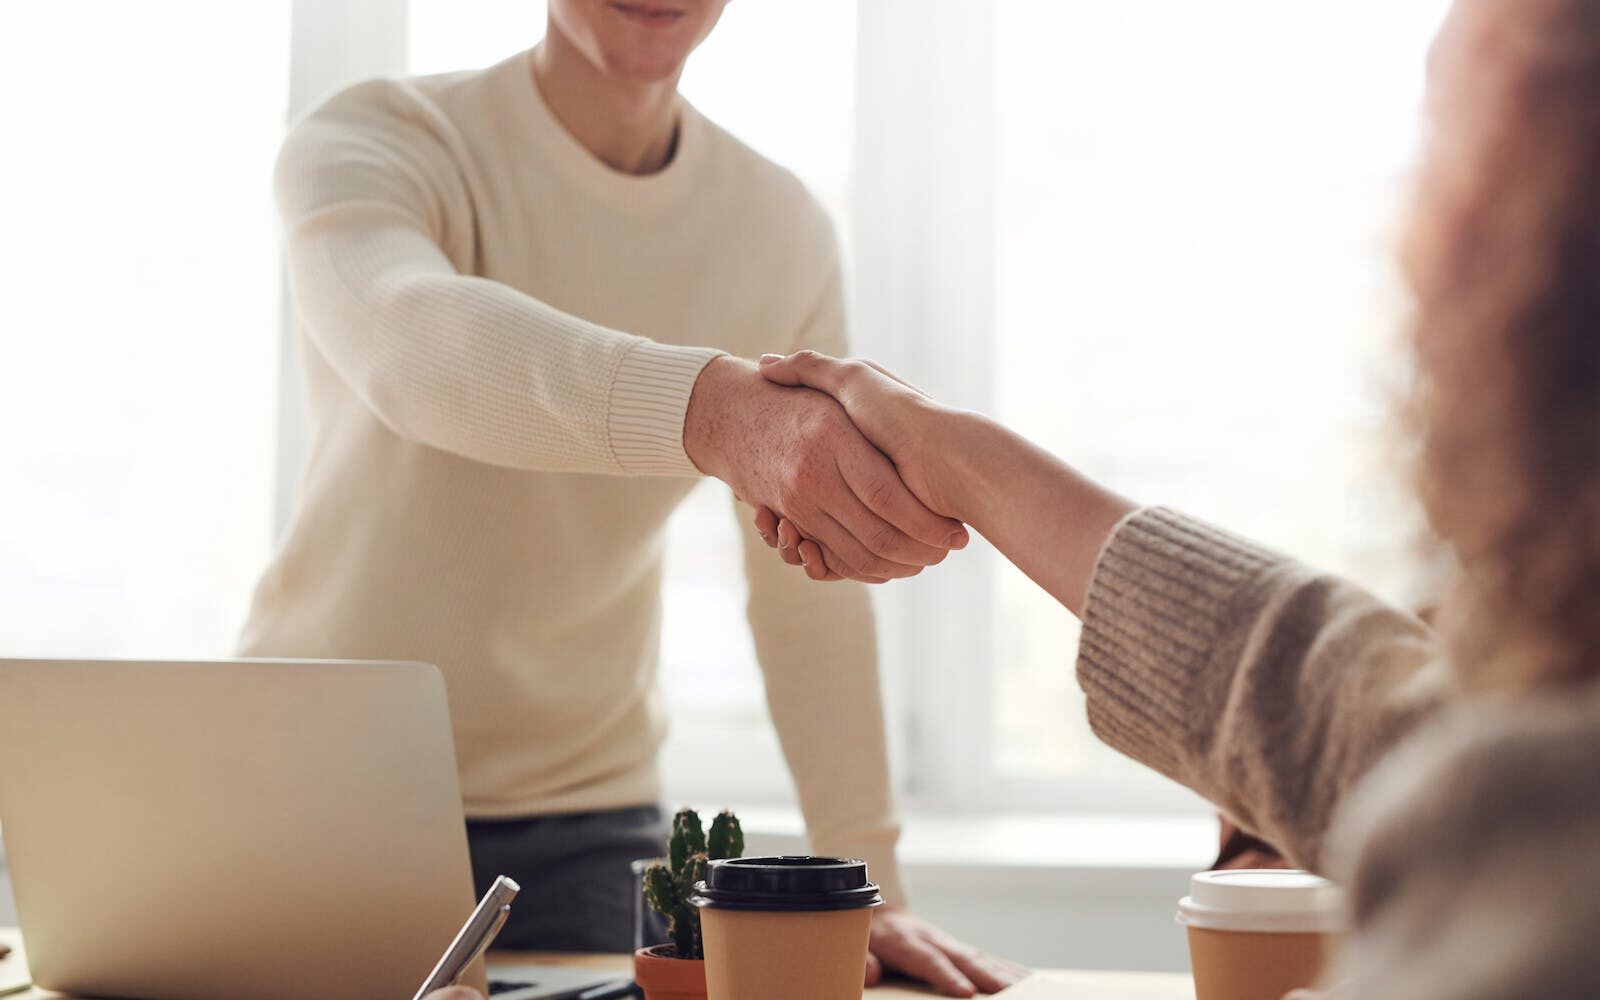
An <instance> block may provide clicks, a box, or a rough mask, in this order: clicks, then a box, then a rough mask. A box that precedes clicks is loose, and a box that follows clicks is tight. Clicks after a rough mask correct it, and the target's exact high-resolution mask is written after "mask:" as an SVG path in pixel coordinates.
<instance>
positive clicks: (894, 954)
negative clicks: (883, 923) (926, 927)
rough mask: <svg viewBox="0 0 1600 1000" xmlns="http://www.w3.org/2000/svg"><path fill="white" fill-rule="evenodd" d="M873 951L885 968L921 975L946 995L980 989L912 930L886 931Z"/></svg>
mask: <svg viewBox="0 0 1600 1000" xmlns="http://www.w3.org/2000/svg"><path fill="white" fill-rule="evenodd" d="M873 944H874V946H875V947H874V949H873V950H874V951H876V952H877V954H878V958H879V959H880V960H881V961H882V962H883V964H884V966H885V967H886V968H890V969H894V970H896V971H898V972H903V973H905V974H906V975H908V976H910V977H912V978H913V979H920V980H922V981H923V982H925V983H927V984H928V985H929V986H932V987H933V988H934V989H936V990H938V991H939V993H940V994H941V995H943V996H947V997H970V996H972V995H973V994H975V993H976V992H977V989H976V988H975V987H974V986H973V985H972V980H970V979H968V978H967V977H966V975H964V974H963V973H962V971H961V970H960V969H958V968H956V966H955V963H954V962H952V961H950V959H949V957H948V956H946V955H945V953H944V952H942V951H940V950H939V949H938V948H935V947H934V946H933V945H931V944H929V943H928V942H927V941H926V940H924V939H922V938H919V937H914V936H912V935H909V934H894V935H885V936H884V937H883V939H882V940H879V941H874V942H873Z"/></svg>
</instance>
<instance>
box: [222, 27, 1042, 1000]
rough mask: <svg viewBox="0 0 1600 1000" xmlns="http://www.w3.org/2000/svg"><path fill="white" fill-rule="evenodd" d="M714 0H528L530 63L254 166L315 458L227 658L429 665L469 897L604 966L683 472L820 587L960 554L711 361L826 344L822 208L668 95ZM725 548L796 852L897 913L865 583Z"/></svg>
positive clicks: (344, 98) (771, 400) (822, 409)
mask: <svg viewBox="0 0 1600 1000" xmlns="http://www.w3.org/2000/svg"><path fill="white" fill-rule="evenodd" d="M724 3H725V0H624V2H607V0H552V2H551V3H550V17H549V30H548V34H547V37H546V39H545V41H544V42H543V43H542V44H541V45H540V46H539V47H538V48H537V49H535V50H534V51H533V52H531V53H524V54H521V55H518V56H515V57H513V58H511V59H509V60H507V61H505V62H503V63H501V64H500V65H498V66H494V67H491V68H490V69H487V70H483V71H475V72H467V73H459V74H452V75H448V76H442V77H430V78H421V79H413V80H400V81H375V82H371V83H366V84H361V85H358V86H356V87H354V88H351V89H350V90H347V91H345V92H343V93H341V94H339V95H337V96H335V97H334V98H332V99H331V100H329V101H328V102H327V103H326V104H324V105H323V106H322V107H321V108H319V109H318V110H316V111H315V112H313V113H312V114H311V115H310V116H309V117H308V118H307V119H306V120H305V121H304V122H302V123H301V124H300V125H299V126H298V127H297V128H296V129H295V130H294V131H293V134H292V135H291V136H290V138H289V139H288V141H287V143H286V144H285V146H284V149H283V152H282V154H281V157H280V160H279V166H278V175H277V190H278V200H279V205H280V209H281V212H282V215H283V219H284V225H285V231H286V239H287V250H288V263H289V274H290V280H291V284H292V286H293V290H294V296H295V301H296V307H297V313H298V318H299V320H300V326H301V330H302V345H303V348H304V350H303V352H302V353H303V356H304V368H305V379H306V385H307V398H308V402H309V406H310V409H311V430H312V442H311V453H310V458H309V461H308V465H307V468H306V472H305V477H304V481H303V484H302V490H301V500H300V506H299V508H298V510H297V511H296V514H295V517H294V521H293V524H292V525H291V528H290V530H289V532H288V536H287V538H286V539H285V541H284V543H283V546H282V548H281V550H280V551H279V553H278V554H277V556H276V557H275V559H274V561H273V563H272V565H271V566H270V567H269V568H268V570H267V572H266V573H265V575H264V576H263V578H262V580H261V582H260V584H259V586H258V589H257V592H256V595H255V601H254V604H253V606H252V610H251V614H250V618H249V621H248V623H247V624H246V627H245V631H244V635H243V639H242V649H243V652H244V653H246V654H249V655H260V656H341V657H375V658H403V659H416V660H424V661H428V662H432V663H436V664H438V665H439V666H440V668H441V669H442V670H443V671H444V672H445V675H446V678H447V681H448V684H449V696H450V702H451V712H452V718H453V722H454V725H455V731H456V739H457V752H458V756H459V764H460V768H461V775H462V785H463V793H464V797H465V805H466V809H467V814H468V816H469V830H468V833H469V842H470V845H471V848H472V855H473V868H474V872H475V875H476V877H477V879H478V880H479V882H480V883H487V881H488V880H490V879H492V878H493V877H494V876H495V875H497V874H501V873H505V874H510V875H512V876H514V877H516V878H517V879H518V880H519V881H520V882H522V884H523V885H524V886H525V887H526V890H525V894H524V899H523V900H522V901H521V902H520V903H519V905H518V906H517V907H516V908H515V910H514V912H513V923H512V924H511V925H510V926H508V927H507V928H506V929H505V930H504V931H503V932H502V934H501V937H500V944H502V945H503V946H506V947H516V948H547V949H566V950H619V949H626V948H627V947H628V946H629V944H630V935H629V929H628V928H629V921H628V914H629V913H630V910H631V906H632V896H633V894H634V892H635V891H636V890H635V889H634V887H633V884H632V880H631V873H630V872H629V869H628V862H629V861H630V860H631V859H633V858H636V857H641V856H652V855H655V854H657V853H658V852H659V851H660V850H661V845H662V842H663V838H664V829H663V823H662V819H661V813H660V811H659V808H658V804H657V800H658V793H659V785H658V780H657V775H656V769H655V755H656V751H657V748H658V745H659V742H660V739H661V735H662V729H663V721H662V718H661V708H660V704H659V700H658V697H657V693H656V691H655V686H654V675H655V670H656V661H657V654H658V650H657V646H658V633H659V624H660V610H661V603H660V592H659V591H660V574H661V548H662V530H663V527H664V525H665V522H666V520H667V517H668V515H669V514H670V513H671V511H672V510H673V508H674V507H675V506H676V505H677V504H678V503H679V501H680V500H682V498H683V497H684V495H685V494H686V493H687V492H688V491H689V489H690V488H691V487H692V486H693V485H694V482H695V477H697V476H699V475H700V474H702V473H704V474H709V475H714V476H716V477H718V478H720V479H722V480H724V481H725V482H727V483H728V484H729V485H730V486H732V488H733V490H734V492H735V494H736V495H737V496H738V497H740V498H741V499H743V500H746V501H749V502H750V503H753V504H763V505H766V506H770V507H772V508H774V509H779V510H783V511H784V512H785V513H786V514H787V515H788V516H789V517H790V518H791V520H793V521H794V523H795V524H796V525H798V526H799V527H800V528H801V530H803V531H804V532H805V534H806V535H807V537H808V538H812V539H815V540H816V541H818V542H820V543H821V544H822V546H823V547H824V548H825V549H826V552H827V559H828V563H829V565H828V569H829V570H830V573H831V574H832V575H838V576H850V577H853V578H856V579H865V580H880V581H881V580H886V579H890V578H894V577H903V576H908V575H912V574H914V573H916V572H917V571H919V570H920V569H921V568H922V567H923V566H927V565H931V564H933V563H936V562H938V561H939V560H940V559H941V558H942V557H943V556H944V555H945V553H946V552H947V551H948V549H950V548H952V547H958V546H960V545H962V544H964V543H965V540H966V534H965V530H964V529H963V528H962V527H961V526H960V525H959V524H958V523H956V522H954V521H950V520H948V519H945V518H942V517H938V516H936V515H934V514H932V513H930V512H929V511H928V510H927V509H926V508H924V507H923V506H922V505H921V504H920V503H918V502H917V501H916V500H915V499H914V497H913V496H912V495H911V494H910V492H909V491H907V490H906V489H905V487H904V485H903V484H902V483H901V482H900V480H899V478H898V476H897V475H896V473H895V471H894V469H893V467H892V466H891V465H890V464H889V463H888V462H887V460H886V459H884V458H883V456H882V455H881V454H880V453H879V452H878V451H877V450H876V449H874V448H873V447H871V445H869V444H868V443H867V442H866V441H865V439H863V438H862V437H861V435H860V434H859V433H858V432H857V431H856V430H855V428H854V426H853V425H852V424H850V422H849V421H848V419H847V418H846V417H845V416H844V413H843V410H842V409H840V408H839V407H838V406H837V405H836V404H835V403H834V402H833V401H831V400H830V399H828V398H827V397H825V396H823V395H821V394H818V393H813V392H808V391H800V390H794V389H786V388H783V387H778V386H774V385H771V384H770V383H768V382H766V381H765V380H764V379H762V378H761V376H760V374H759V373H758V372H757V371H756V369H755V367H754V366H753V365H751V364H749V363H748V362H745V361H740V360H736V359H735V357H734V356H744V357H750V356H753V355H756V354H760V353H762V352H764V351H781V350H792V349H796V348H802V347H804V348H815V349H817V350H820V351H830V352H834V353H838V352H840V351H842V350H844V348H845V335H844V320H843V311H844V310H843V295H842V291H841V280H840V268H839V260H838V255H837V248H836V246H835V242H834V237H833V234H832V231H831V227H830V226H829V224H828V222H827V220H826V217H825V216H824V214H823V213H822V211H821V210H820V208H819V207H818V206H817V205H816V203H815V202H814V200H813V199H812V198H811V197H810V196H809V195H808V194H807V193H806V192H805V190H804V189H803V188H802V187H801V185H800V184H799V183H798V182H796V181H795V180H794V178H793V177H792V176H790V175H789V174H788V173H786V172H785V171H783V170H781V169H780V168H778V167H776V166H774V165H772V164H770V163H768V162H767V161H765V160H763V159H762V158H760V157H759V156H757V155H756V154H755V153H753V152H751V151H750V150H748V149H747V148H745V147H744V146H742V145H741V144H739V143H738V142H737V141H736V140H735V139H733V138H732V137H731V136H730V135H728V134H727V133H725V132H723V131H722V130H720V129H718V128H717V127H716V126H714V125H712V124H711V123H710V122H708V121H706V120H705V119H704V118H702V117H701V116H700V115H699V114H698V113H696V112H695V111H694V109H693V108H691V107H689V106H687V105H686V104H685V103H684V102H683V101H682V100H681V99H680V98H679V96H678V94H677V81H678V78H679V75H680V74H681V72H682V70H683V65H684V61H685V60H686V59H687V58H688V55H689V53H690V52H691V51H692V50H693V49H694V47H695V46H696V45H698V44H699V42H700V41H701V40H703V39H704V38H705V37H706V36H707V35H708V34H709V33H710V31H711V30H712V28H713V26H714V25H715V24H716V21H717V19H718V18H719V16H720V14H721V11H722V7H723V5H724ZM580 317H581V318H580ZM619 331H628V332H627V333H623V332H619ZM746 520H747V519H746V518H741V521H746ZM746 541H747V543H748V545H749V551H750V552H751V557H750V559H748V560H747V563H748V576H749V584H750V599H749V617H750V621H751V625H752V627H753V630H754V633H755V638H756V647H757V652H758V654H759V658H760V661H761V667H762V670H763V673H764V676H765V679H766V686H767V693H768V701H769V704H770V706H771V710H772V716H773V720H774V723H775V726H776V728H777V730H778V734H779V737H780V739H781V741H782V743H783V747H784V750H785V754H786V756H787V759H788V761H789V766H790V769H791V772H792V773H793V775H794V777H795V783H796V785H797V787H798V789H799V793H800V800H801V806H802V808H803V810H804V812H805V815H806V820H807V826H808V832H809V837H810V841H811V845H812V849H813V850H815V851H816V852H818V853H830V854H832V853H838V854H850V855H855V856H858V857H862V858H864V859H866V860H867V861H868V862H869V863H870V865H871V868H872V872H873V874H874V877H875V878H876V879H877V881H879V882H880V883H881V884H882V886H883V888H884V891H885V895H886V897H887V898H888V899H889V900H890V901H891V902H895V903H899V902H901V901H902V900H903V899H904V896H903V892H902V889H901V885H900V876H899V872H898V869H897V867H896V864H895V860H894V844H895V841H896V838H897V835H898V827H897V824H896V820H895V817H894V809H893V802H892V796H891V793H890V786H889V779H888V770H887V764H886V753H885V746H884V734H883V723H882V712H881V700H880V693H879V690H878V676H877V669H876V662H875V652H874V637H873V627H872V615H871V610H870V606H869V603H868V599H867V597H866V595H865V594H864V593H863V591H862V590H861V589H860V588H859V587H858V586H857V585H855V584H851V585H849V586H845V587H832V588H830V587H821V586H816V585H813V584H811V583H809V582H808V581H805V580H804V579H802V578H799V577H798V576H797V575H792V574H789V573H787V572H785V571H784V567H783V565H782V563H781V562H779V561H777V560H771V559H770V557H766V554H765V553H764V552H762V546H761V544H760V539H759V538H758V537H756V536H755V534H754V533H753V532H749V531H747V537H746ZM875 921H876V923H875V928H874V945H873V951H874V953H875V955H876V956H877V958H876V959H874V963H875V964H874V967H873V969H872V970H869V972H875V971H876V969H877V968H878V963H880V962H881V965H886V966H888V967H889V968H891V969H900V970H902V971H905V972H907V973H910V974H912V975H915V976H918V977H921V978H925V979H928V980H929V981H931V982H932V983H934V984H935V985H936V986H937V987H939V988H940V989H942V990H944V991H945V992H947V993H950V994H951V995H958V996H960V995H969V994H970V993H971V992H972V990H973V989H974V987H976V988H980V989H985V990H988V989H995V988H998V987H1001V986H1004V985H1006V984H1007V983H1008V982H1009V981H1011V980H1012V979H1014V978H1015V970H1014V969H1013V968H1012V967H1009V966H1007V965H1004V964H1001V963H994V962H992V961H990V960H987V959H985V958H984V957H982V956H980V955H978V954H976V953H975V952H974V951H973V950H971V949H968V948H965V947H962V946H960V945H956V944H954V943H953V942H950V941H949V940H948V939H946V938H944V937H942V936H941V935H939V934H938V932H936V931H934V930H933V929H931V928H929V927H927V926H926V925H924V924H922V923H920V922H918V921H916V920H915V919H914V918H912V917H911V916H909V915H908V914H906V913H905V912H904V911H903V910H900V909H885V910H883V911H881V915H880V916H878V917H876V918H875Z"/></svg>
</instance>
